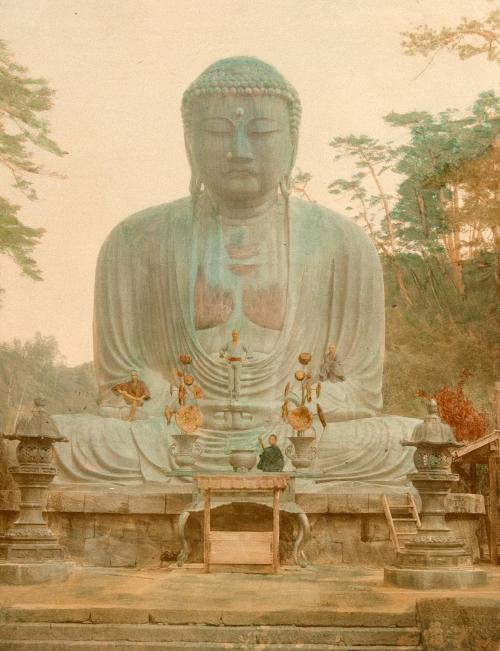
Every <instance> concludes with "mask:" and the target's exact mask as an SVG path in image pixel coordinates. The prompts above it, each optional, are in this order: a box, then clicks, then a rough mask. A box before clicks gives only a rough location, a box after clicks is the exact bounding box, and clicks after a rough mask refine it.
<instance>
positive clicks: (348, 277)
mask: <svg viewBox="0 0 500 651" xmlns="http://www.w3.org/2000/svg"><path fill="white" fill-rule="evenodd" d="M288 213H289V214H288V223H287V230H288V239H287V241H286V242H284V245H285V246H287V247H288V283H287V297H286V316H285V320H284V324H283V327H282V328H281V331H280V332H279V335H278V337H277V340H276V345H275V347H274V350H272V351H271V352H270V353H268V354H264V355H260V356H257V357H256V358H255V359H249V360H248V361H247V363H245V364H244V365H243V367H242V370H241V392H242V396H241V402H242V403H244V405H245V408H247V410H248V411H249V412H250V413H251V414H252V418H253V420H252V421H251V423H249V427H248V429H246V430H238V431H229V432H228V431H227V430H223V429H218V428H217V427H214V426H213V424H212V426H211V427H208V428H206V429H205V430H204V431H203V432H202V435H203V436H204V443H205V453H204V455H203V462H202V467H203V464H205V467H207V468H221V467H223V466H224V465H225V466H226V467H227V462H226V461H225V459H224V453H225V452H227V449H228V446H229V447H241V446H242V445H245V446H246V447H253V446H255V445H256V440H257V436H258V435H259V434H264V435H265V434H269V433H270V432H271V431H273V432H274V433H277V434H278V436H279V438H280V437H281V441H283V439H284V436H285V433H284V431H283V427H281V428H280V426H279V425H277V418H276V416H278V419H279V414H280V409H279V406H280V401H281V399H282V392H283V388H284V386H285V384H286V383H287V382H288V381H289V380H290V378H291V377H293V373H294V372H295V370H296V369H297V367H298V363H297V356H298V354H299V352H301V351H307V352H310V353H311V354H312V359H313V362H312V368H311V370H312V371H313V373H315V374H317V373H318V372H319V368H320V365H321V362H322V360H323V357H324V354H325V352H326V350H327V348H328V345H329V344H333V343H335V344H336V346H337V351H338V354H339V357H340V358H341V359H342V360H343V368H344V372H345V376H346V380H345V381H344V382H338V383H332V382H328V381H327V382H324V383H323V390H322V395H321V405H322V408H323V411H324V412H325V415H326V419H327V421H329V424H328V426H327V428H326V430H325V431H324V432H322V433H321V432H320V428H318V437H320V436H321V440H320V445H319V459H318V464H319V465H318V468H319V469H321V470H323V471H324V472H326V473H327V474H328V475H331V476H332V477H334V480H335V477H336V478H337V480H338V481H349V482H354V483H359V484H367V483H368V484H370V482H373V483H379V484H380V485H385V484H391V485H396V484H397V485H404V484H405V475H406V472H407V471H409V470H411V469H412V467H413V466H412V462H411V458H410V456H409V454H408V452H407V451H403V449H402V448H401V447H400V440H401V438H406V437H408V436H409V435H410V433H411V431H412V429H413V427H414V426H415V424H416V422H417V421H415V420H413V419H404V418H400V417H387V416H382V415H380V409H381V407H382V395H381V388H382V369H383V355H384V293H383V279H382V272H381V266H380V262H379V259H378V255H377V252H376V250H375V247H374V246H373V244H372V242H371V241H370V239H369V238H368V237H367V236H366V234H365V233H364V232H363V231H362V230H361V229H360V228H359V227H358V226H357V225H356V224H354V223H353V222H351V221H348V220H347V219H345V218H343V217H341V216H339V215H337V214H335V213H332V212H331V211H329V210H328V209H326V208H324V207H322V206H319V205H318V204H312V203H307V202H304V201H301V200H298V199H291V200H290V205H289V211H288ZM218 228H220V225H219V224H218V221H217V218H216V217H214V216H213V215H212V214H210V213H209V212H208V211H204V210H203V209H202V210H200V211H197V216H196V217H194V216H193V210H192V202H191V199H190V198H185V199H181V200H178V201H175V202H172V203H169V204H164V205H161V206H156V207H152V208H148V209H146V210H144V211H141V212H140V213H137V214H135V215H132V216H131V217H129V218H128V219H126V220H125V221H124V222H122V223H121V224H119V225H118V226H117V227H116V228H115V229H114V230H113V231H112V233H111V234H110V236H109V237H108V239H107V240H106V242H105V243H104V245H103V248H102V250H101V253H100V255H99V261H98V265H97V273H96V285H95V312H94V355H95V366H96V372H97V377H98V382H99V387H100V394H101V398H102V399H104V400H106V398H107V397H108V396H109V393H110V390H111V388H112V387H113V386H114V385H116V384H117V383H118V382H120V381H123V378H124V376H126V375H127V374H128V372H129V370H130V369H136V370H137V371H138V373H139V376H140V378H141V380H143V381H144V382H145V383H146V385H147V386H148V388H149V390H150V393H151V400H150V401H149V402H148V404H147V405H145V406H144V409H145V410H147V413H149V415H150V418H148V419H146V420H142V421H136V422H134V423H123V422H121V421H119V420H116V419H103V418H98V417H93V418H92V417H88V416H85V417H83V416H82V417H81V418H80V420H78V416H58V417H56V422H57V424H58V426H59V428H60V429H62V430H63V431H64V433H66V434H67V435H69V437H70V439H71V446H65V447H64V448H63V446H60V447H61V450H60V452H59V465H60V468H61V471H62V472H61V475H62V477H63V479H66V480H73V481H87V480H90V478H91V477H94V478H95V479H97V480H103V479H107V480H111V481H123V482H127V481H142V480H144V479H156V480H158V479H160V478H161V477H162V468H168V467H171V465H172V463H171V459H170V458H169V457H168V452H167V447H168V445H167V434H168V427H167V426H166V423H165V422H164V420H163V419H162V418H161V414H162V412H163V409H164V407H165V405H166V404H167V403H168V402H169V401H170V381H171V379H172V369H173V368H175V367H176V366H178V359H179V355H181V354H190V355H191V357H192V373H193V375H194V376H195V377H196V380H197V381H198V382H199V383H200V385H201V386H202V387H203V390H204V393H205V396H206V405H207V412H209V413H210V412H211V410H212V411H214V409H215V410H216V408H220V407H221V406H223V405H224V404H225V403H226V402H227V368H226V367H225V364H224V362H223V361H221V360H220V359H219V358H218V357H216V356H214V355H211V354H209V353H208V352H207V351H205V350H204V349H203V347H202V345H201V344H200V341H199V339H198V337H197V332H196V328H195V314H194V305H195V301H194V292H195V282H196V277H197V273H198V268H199V260H198V257H199V251H200V247H203V243H204V242H209V241H210V242H213V241H216V239H217V233H218V230H217V229H218ZM214 238H215V240H214ZM214 405H215V406H216V407H214ZM89 419H90V420H89ZM96 421H99V422H96ZM68 448H69V451H68ZM64 450H66V452H65V451H64Z"/></svg>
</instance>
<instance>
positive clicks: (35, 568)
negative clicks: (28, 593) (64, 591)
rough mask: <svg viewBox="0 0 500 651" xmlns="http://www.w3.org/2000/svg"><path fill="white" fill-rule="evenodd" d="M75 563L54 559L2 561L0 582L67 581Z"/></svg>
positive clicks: (22, 583)
mask: <svg viewBox="0 0 500 651" xmlns="http://www.w3.org/2000/svg"><path fill="white" fill-rule="evenodd" d="M74 568H75V563H73V562H72V561H54V562H48V563H2V562H0V584H2V583H9V584H11V585H31V584H33V583H45V581H66V579H67V578H68V577H69V575H70V574H71V572H72V571H73V569H74Z"/></svg>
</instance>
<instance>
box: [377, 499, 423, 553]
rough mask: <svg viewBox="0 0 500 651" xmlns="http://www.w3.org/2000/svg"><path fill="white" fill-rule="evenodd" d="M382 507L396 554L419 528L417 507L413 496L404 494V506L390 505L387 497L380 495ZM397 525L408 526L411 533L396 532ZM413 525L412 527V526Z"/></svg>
mask: <svg viewBox="0 0 500 651" xmlns="http://www.w3.org/2000/svg"><path fill="white" fill-rule="evenodd" d="M382 506H383V507H384V513H385V517H386V519H387V524H388V525H389V532H390V534H391V540H392V543H393V545H394V548H395V550H396V551H397V552H400V551H401V547H402V546H403V545H404V544H405V542H406V541H407V540H409V539H410V538H413V537H414V536H415V534H416V533H417V531H418V529H419V528H420V516H419V515H418V510H417V505H416V504H415V500H414V499H413V495H411V494H410V493H407V494H406V504H390V503H389V500H388V499H387V495H382ZM398 523H407V526H408V524H409V526H410V528H411V529H412V531H408V530H406V531H401V530H398V526H399V525H398ZM412 525H413V526H412Z"/></svg>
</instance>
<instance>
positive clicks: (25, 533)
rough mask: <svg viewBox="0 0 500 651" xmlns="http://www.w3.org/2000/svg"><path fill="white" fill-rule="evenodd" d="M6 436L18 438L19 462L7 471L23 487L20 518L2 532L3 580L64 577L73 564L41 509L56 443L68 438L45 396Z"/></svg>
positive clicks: (0, 573) (0, 580)
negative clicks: (50, 410)
mask: <svg viewBox="0 0 500 651" xmlns="http://www.w3.org/2000/svg"><path fill="white" fill-rule="evenodd" d="M3 438H5V439H11V440H18V441H19V444H18V445H17V448H16V458H17V465H15V466H10V468H9V471H10V473H11V475H12V477H13V478H14V480H15V482H16V483H17V485H18V487H19V490H20V492H21V507H20V509H21V510H20V513H19V516H18V518H17V520H16V521H15V522H14V523H13V524H12V525H11V526H10V527H9V528H8V529H7V531H6V532H5V533H4V534H3V535H2V536H0V583H14V584H29V583H41V582H43V581H48V580H64V579H66V578H67V577H68V574H69V572H70V570H71V569H72V567H73V565H74V564H73V563H72V562H70V561H67V560H65V558H64V550H63V548H62V547H61V546H60V545H59V543H58V541H57V538H56V536H55V535H54V534H53V533H52V531H51V530H50V529H49V527H48V526H47V523H46V521H45V518H44V517H43V511H44V509H45V505H46V501H47V490H48V486H49V484H50V482H51V481H52V480H53V479H54V477H55V475H56V469H55V467H54V466H53V465H52V456H53V449H52V446H53V445H54V443H57V442H62V441H67V440H68V439H67V438H65V437H64V436H61V435H60V434H59V432H58V431H57V428H56V426H55V425H54V423H53V421H52V418H51V417H50V416H49V414H48V413H47V411H46V410H45V400H44V398H43V397H42V396H41V397H39V398H37V399H36V400H35V407H34V409H33V412H32V415H31V417H30V418H28V419H21V420H20V421H19V422H18V424H17V426H16V431H15V432H14V433H13V434H4V435H3Z"/></svg>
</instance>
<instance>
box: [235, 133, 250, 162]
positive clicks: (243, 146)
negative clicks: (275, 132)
mask: <svg viewBox="0 0 500 651" xmlns="http://www.w3.org/2000/svg"><path fill="white" fill-rule="evenodd" d="M231 153H232V156H231V160H232V161H236V162H250V161H252V160H253V154H252V149H251V147H250V142H249V141H248V136H247V133H246V129H245V128H244V125H238V128H237V129H236V130H235V134H234V141H233V146H232V151H231Z"/></svg>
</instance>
